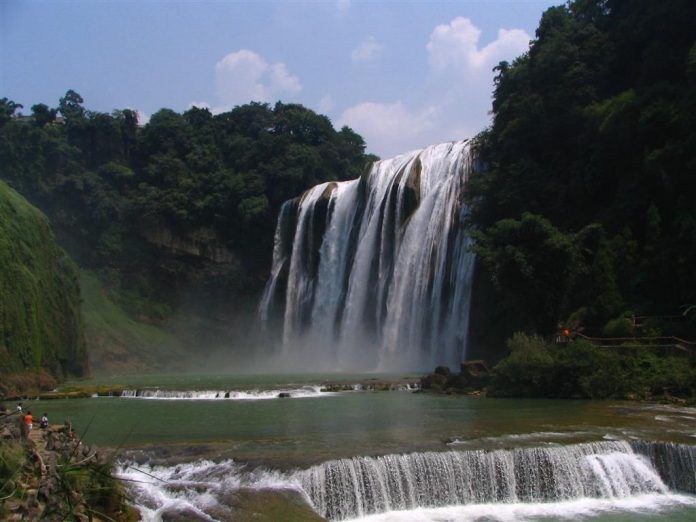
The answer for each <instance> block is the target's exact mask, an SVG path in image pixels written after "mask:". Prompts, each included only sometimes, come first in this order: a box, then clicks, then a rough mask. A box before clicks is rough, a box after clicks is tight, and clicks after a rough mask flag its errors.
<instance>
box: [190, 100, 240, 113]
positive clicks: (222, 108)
mask: <svg viewBox="0 0 696 522" xmlns="http://www.w3.org/2000/svg"><path fill="white" fill-rule="evenodd" d="M191 107H198V108H199V109H208V110H209V111H210V112H211V113H212V114H213V115H215V114H220V113H222V112H227V111H229V110H231V109H232V107H231V106H230V105H216V106H214V107H211V105H210V104H209V103H208V102H205V101H192V102H191V103H189V108H191Z"/></svg>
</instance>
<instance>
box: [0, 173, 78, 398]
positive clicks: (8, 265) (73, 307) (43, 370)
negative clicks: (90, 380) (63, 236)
mask: <svg viewBox="0 0 696 522" xmlns="http://www.w3.org/2000/svg"><path fill="white" fill-rule="evenodd" d="M86 371H87V354H86V350H85V340H84V332H83V326H82V316H81V313H80V289H79V285H78V280H77V270H76V267H75V266H74V264H73V263H72V261H71V260H70V259H69V258H68V256H67V255H66V253H65V252H64V251H63V250H62V249H61V248H59V247H58V245H57V244H56V242H55V239H54V237H53V233H52V231H51V228H50V226H49V223H48V219H47V218H46V216H45V215H44V214H42V213H41V211H39V210H38V209H37V208H35V207H33V206H32V205H31V204H29V203H28V202H27V201H26V200H25V199H24V198H23V197H22V196H20V195H19V194H18V193H17V192H15V191H14V190H12V189H11V188H10V187H8V186H7V185H6V184H5V183H3V182H2V181H0V395H2V394H5V393H10V392H12V391H17V390H22V389H26V388H28V387H37V388H38V387H42V386H43V387H49V386H51V385H52V383H54V382H55V381H54V380H53V378H55V377H57V378H62V377H65V376H67V375H73V376H80V375H83V374H84V373H85V372H86Z"/></svg>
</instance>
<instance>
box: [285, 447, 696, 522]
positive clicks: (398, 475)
mask: <svg viewBox="0 0 696 522" xmlns="http://www.w3.org/2000/svg"><path fill="white" fill-rule="evenodd" d="M685 448H689V447H685ZM668 450H669V451H668V452H666V453H665V454H666V455H668V456H670V457H675V456H676V457H677V458H678V459H681V456H680V455H679V454H678V450H677V449H675V448H669V449H668ZM681 451H682V452H690V453H691V454H693V453H694V449H693V448H691V449H684V448H682V449H681ZM675 452H677V453H675ZM672 460H674V459H672ZM694 470H695V468H694V467H690V468H689V470H688V471H687V473H688V472H690V473H692V474H693V473H694ZM297 478H298V480H299V482H300V484H301V486H302V489H303V490H304V491H305V492H306V493H307V495H308V496H309V498H310V499H311V501H312V504H313V505H314V508H315V510H316V511H317V512H318V513H320V514H321V515H323V516H325V517H327V518H329V519H330V520H344V519H350V518H356V517H363V516H366V515H369V514H372V513H382V512H387V511H402V510H412V509H416V508H423V507H438V506H455V505H471V504H490V503H496V504H497V503H503V504H512V503H538V502H558V501H568V500H572V499H580V498H603V499H622V498H628V497H631V496H636V495H643V494H651V493H658V494H665V493H667V491H668V487H667V485H665V483H664V481H663V479H662V478H661V476H660V473H659V472H658V471H657V470H656V469H655V468H654V467H653V465H652V462H651V461H650V459H649V458H648V457H646V456H644V455H642V454H640V453H636V452H635V451H634V449H633V448H632V446H631V445H630V444H629V443H628V442H621V441H613V442H597V443H586V444H575V445H570V446H559V447H545V448H526V449H516V450H497V451H490V452H489V451H449V452H442V453H438V452H427V453H412V454H407V455H386V456H383V457H356V458H352V459H341V460H335V461H330V462H325V463H323V464H321V465H318V466H314V467H312V468H310V469H308V470H304V471H301V472H298V474H297Z"/></svg>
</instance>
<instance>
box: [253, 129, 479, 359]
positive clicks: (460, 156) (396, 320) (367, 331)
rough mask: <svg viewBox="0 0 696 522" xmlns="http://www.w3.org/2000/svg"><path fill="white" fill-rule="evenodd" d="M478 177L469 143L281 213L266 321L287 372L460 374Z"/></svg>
mask: <svg viewBox="0 0 696 522" xmlns="http://www.w3.org/2000/svg"><path fill="white" fill-rule="evenodd" d="M472 165H473V159H472V153H471V146H470V143H469V142H468V141H460V142H452V143H444V144H440V145H434V146H432V147H428V148H426V149H423V150H418V151H414V152H410V153H407V154H403V155H401V156H397V157H395V158H393V159H389V160H384V161H378V162H376V163H375V164H374V165H373V166H372V168H371V170H370V171H369V173H367V174H366V175H365V176H363V177H361V178H359V179H356V180H352V181H343V182H329V183H323V184H321V185H317V186H315V187H313V188H312V189H310V190H308V191H307V192H305V193H304V194H303V195H302V196H301V197H300V198H297V199H295V200H291V201H288V202H286V203H285V205H284V206H283V207H282V209H281V212H280V216H279V218H278V224H277V228H276V234H275V242H274V252H273V267H272V269H271V276H270V279H269V281H268V283H267V285H266V290H265V292H264V295H263V298H262V300H261V303H260V306H259V315H260V319H261V321H262V324H263V325H264V327H265V328H266V330H267V331H271V332H277V333H278V337H279V338H280V341H281V345H282V352H283V355H285V357H286V359H287V360H288V361H296V362H298V361H307V360H311V361H312V365H313V367H315V368H323V369H332V370H335V369H338V370H368V371H370V370H375V369H376V370H388V371H396V370H402V369H411V370H412V369H419V370H420V369H430V368H431V367H433V366H434V365H436V364H450V365H458V364H459V362H460V361H461V360H462V357H463V356H464V352H465V350H466V338H467V333H468V318H469V301H470V294H471V291H470V288H471V279H472V278H471V276H472V268H473V260H474V256H473V254H471V253H470V252H469V250H468V245H469V239H468V236H467V233H466V230H465V227H464V226H463V220H464V218H465V217H466V208H465V206H464V202H463V194H464V184H465V181H466V179H467V176H468V175H469V173H470V171H471V169H472ZM299 364H304V363H303V362H299Z"/></svg>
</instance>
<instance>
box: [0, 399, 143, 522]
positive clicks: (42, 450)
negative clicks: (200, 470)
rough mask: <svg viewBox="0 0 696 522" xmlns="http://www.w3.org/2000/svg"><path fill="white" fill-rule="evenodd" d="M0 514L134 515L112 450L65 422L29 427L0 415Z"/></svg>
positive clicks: (80, 521)
mask: <svg viewBox="0 0 696 522" xmlns="http://www.w3.org/2000/svg"><path fill="white" fill-rule="evenodd" d="M0 457H1V458H0V484H1V486H0V487H1V488H2V489H1V490H0V499H1V501H0V518H2V519H3V520H7V521H12V520H17V521H19V520H39V519H41V520H75V521H77V522H86V521H88V520H89V521H97V522H99V521H104V522H105V521H109V520H118V521H123V522H129V521H135V520H138V514H137V512H136V511H135V510H134V509H133V508H132V507H130V506H129V505H128V504H127V502H126V498H127V497H126V490H125V487H124V485H123V484H122V483H121V481H120V480H118V479H116V478H115V477H114V476H113V475H112V473H113V471H114V465H113V455H112V454H110V453H109V452H106V451H103V450H98V449H97V448H95V447H93V446H89V445H87V444H86V443H85V442H84V441H83V440H82V438H81V436H80V435H79V434H77V433H76V432H75V431H73V429H72V426H71V425H70V424H65V425H58V424H49V425H48V426H47V427H46V428H44V429H41V428H39V422H38V415H37V416H36V418H35V421H34V424H33V428H32V429H29V428H28V426H27V425H26V423H25V419H24V415H23V414H19V413H16V412H15V413H11V414H3V415H2V416H0Z"/></svg>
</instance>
